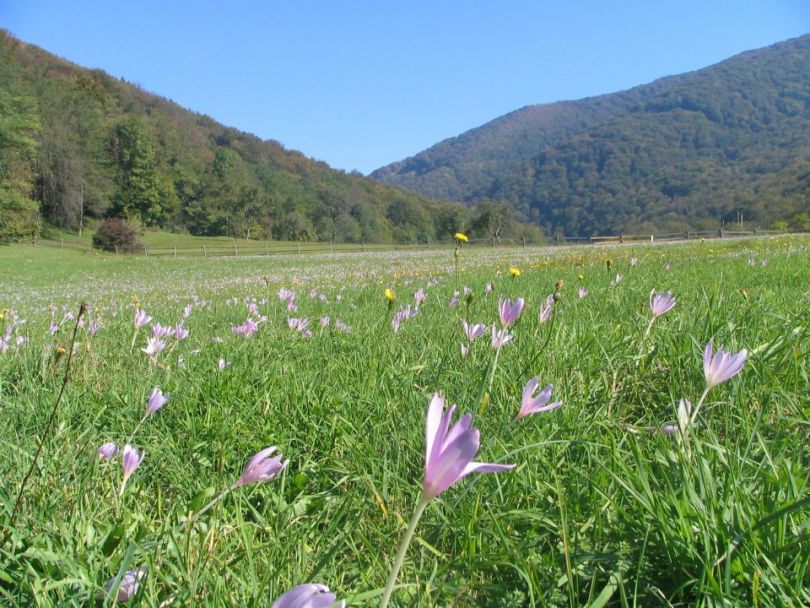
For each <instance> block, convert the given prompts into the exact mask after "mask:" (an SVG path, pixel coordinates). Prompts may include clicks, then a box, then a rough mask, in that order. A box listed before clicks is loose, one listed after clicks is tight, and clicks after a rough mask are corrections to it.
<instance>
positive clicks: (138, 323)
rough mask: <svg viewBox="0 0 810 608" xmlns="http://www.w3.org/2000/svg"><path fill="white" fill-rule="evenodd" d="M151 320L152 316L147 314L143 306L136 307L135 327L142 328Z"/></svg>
mask: <svg viewBox="0 0 810 608" xmlns="http://www.w3.org/2000/svg"><path fill="white" fill-rule="evenodd" d="M151 320H152V317H150V316H149V315H148V314H146V311H144V310H143V309H142V308H136V309H135V329H140V328H141V327H143V326H144V325H146V324H147V323H149V321H151Z"/></svg>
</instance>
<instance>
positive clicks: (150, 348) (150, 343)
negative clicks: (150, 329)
mask: <svg viewBox="0 0 810 608" xmlns="http://www.w3.org/2000/svg"><path fill="white" fill-rule="evenodd" d="M164 348H166V343H165V342H164V341H163V340H161V339H160V338H155V337H154V336H153V337H151V338H149V339H147V340H146V348H142V349H141V350H142V351H143V352H145V353H146V354H147V355H148V356H149V358H150V359H151V360H152V362H153V363H154V362H155V360H156V359H157V357H158V355H159V354H160V353H162V352H163V349H164Z"/></svg>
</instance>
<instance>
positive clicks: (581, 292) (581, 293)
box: [579, 287, 588, 298]
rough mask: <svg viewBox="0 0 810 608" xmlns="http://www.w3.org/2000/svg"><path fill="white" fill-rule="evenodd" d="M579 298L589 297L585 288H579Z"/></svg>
mask: <svg viewBox="0 0 810 608" xmlns="http://www.w3.org/2000/svg"><path fill="white" fill-rule="evenodd" d="M579 297H580V298H587V297H588V290H587V289H585V288H584V287H580V288H579Z"/></svg>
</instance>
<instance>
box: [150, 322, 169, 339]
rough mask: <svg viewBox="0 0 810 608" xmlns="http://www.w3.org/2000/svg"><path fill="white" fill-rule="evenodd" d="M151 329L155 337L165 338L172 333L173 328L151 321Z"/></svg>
mask: <svg viewBox="0 0 810 608" xmlns="http://www.w3.org/2000/svg"><path fill="white" fill-rule="evenodd" d="M151 329H152V335H153V336H154V337H155V338H165V337H167V336H171V335H172V334H173V333H174V328H172V327H166V326H163V325H161V324H160V323H153V324H152V327H151Z"/></svg>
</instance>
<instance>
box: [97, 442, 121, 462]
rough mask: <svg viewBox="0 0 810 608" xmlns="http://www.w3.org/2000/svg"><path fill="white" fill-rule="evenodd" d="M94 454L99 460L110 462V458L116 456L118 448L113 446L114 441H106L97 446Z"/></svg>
mask: <svg viewBox="0 0 810 608" xmlns="http://www.w3.org/2000/svg"><path fill="white" fill-rule="evenodd" d="M96 454H97V456H98V458H99V459H100V460H110V458H115V456H116V454H118V446H117V445H115V442H114V441H108V442H107V443H103V444H101V446H99V448H98V451H97V452H96Z"/></svg>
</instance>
